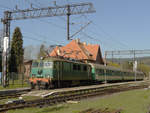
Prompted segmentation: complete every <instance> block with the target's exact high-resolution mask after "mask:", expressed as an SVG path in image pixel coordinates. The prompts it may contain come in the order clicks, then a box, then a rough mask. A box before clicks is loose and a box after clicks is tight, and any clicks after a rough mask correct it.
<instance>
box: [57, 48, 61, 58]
mask: <svg viewBox="0 0 150 113" xmlns="http://www.w3.org/2000/svg"><path fill="white" fill-rule="evenodd" d="M57 54H58V55H59V56H60V54H61V51H60V49H59V48H58V50H57Z"/></svg>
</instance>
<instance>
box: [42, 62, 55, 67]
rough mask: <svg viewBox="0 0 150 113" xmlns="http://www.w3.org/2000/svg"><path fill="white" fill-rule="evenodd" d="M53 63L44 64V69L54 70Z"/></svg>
mask: <svg viewBox="0 0 150 113" xmlns="http://www.w3.org/2000/svg"><path fill="white" fill-rule="evenodd" d="M52 67H53V62H44V68H52Z"/></svg>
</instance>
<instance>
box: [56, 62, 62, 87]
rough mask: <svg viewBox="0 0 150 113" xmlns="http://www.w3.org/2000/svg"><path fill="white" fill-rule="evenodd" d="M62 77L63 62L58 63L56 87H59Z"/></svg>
mask: <svg viewBox="0 0 150 113" xmlns="http://www.w3.org/2000/svg"><path fill="white" fill-rule="evenodd" d="M62 77H63V62H58V75H57V82H58V83H57V85H58V87H60V86H61V82H62Z"/></svg>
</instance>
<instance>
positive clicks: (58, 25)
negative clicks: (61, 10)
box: [0, 0, 150, 52]
mask: <svg viewBox="0 0 150 113" xmlns="http://www.w3.org/2000/svg"><path fill="white" fill-rule="evenodd" d="M0 1H1V2H0V17H1V18H2V17H3V11H5V10H10V9H14V8H15V5H17V6H18V9H26V8H29V7H30V3H32V4H33V7H35V8H36V7H46V6H53V1H54V0H0ZM55 1H56V3H57V5H64V4H67V3H70V4H71V3H79V2H92V3H93V5H94V7H95V10H96V13H93V14H85V15H75V16H73V15H72V16H71V23H74V24H73V25H71V34H73V33H75V32H76V31H77V30H79V29H80V28H81V26H84V25H85V24H86V23H88V22H89V21H90V20H91V21H92V23H91V24H90V25H89V26H88V27H86V28H85V29H84V30H83V32H81V33H79V34H78V35H76V36H75V37H73V38H80V39H81V41H85V42H87V43H92V44H99V45H100V46H101V49H102V51H103V52H104V51H105V50H127V49H149V48H150V44H149V42H150V13H149V12H150V7H149V6H150V1H149V0H55ZM2 26H3V25H2V24H0V29H2ZM16 26H19V27H20V28H21V31H22V34H23V38H24V46H27V45H39V44H41V43H45V44H47V45H51V44H67V43H68V42H69V41H67V38H66V29H65V28H66V17H65V16H63V17H50V18H40V19H32V20H31V19H30V20H20V21H12V22H11V34H12V33H13V30H14V28H15V27H16ZM87 35H88V36H89V37H87ZM31 38H32V39H31ZM91 38H92V39H91ZM93 38H94V39H93ZM34 39H36V40H34Z"/></svg>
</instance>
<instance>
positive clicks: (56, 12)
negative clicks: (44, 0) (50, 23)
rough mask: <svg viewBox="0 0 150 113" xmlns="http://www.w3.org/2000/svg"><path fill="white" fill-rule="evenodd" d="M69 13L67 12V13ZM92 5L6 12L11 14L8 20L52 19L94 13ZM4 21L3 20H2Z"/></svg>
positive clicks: (84, 4)
mask: <svg viewBox="0 0 150 113" xmlns="http://www.w3.org/2000/svg"><path fill="white" fill-rule="evenodd" d="M68 11H69V12H68ZM94 12H95V10H94V8H93V4H92V3H80V4H71V5H64V6H58V5H57V6H55V7H46V8H32V9H24V10H13V11H8V13H11V18H7V19H9V20H22V19H33V18H41V17H52V16H66V15H68V14H69V15H77V14H84V13H94ZM4 19H5V18H4Z"/></svg>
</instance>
